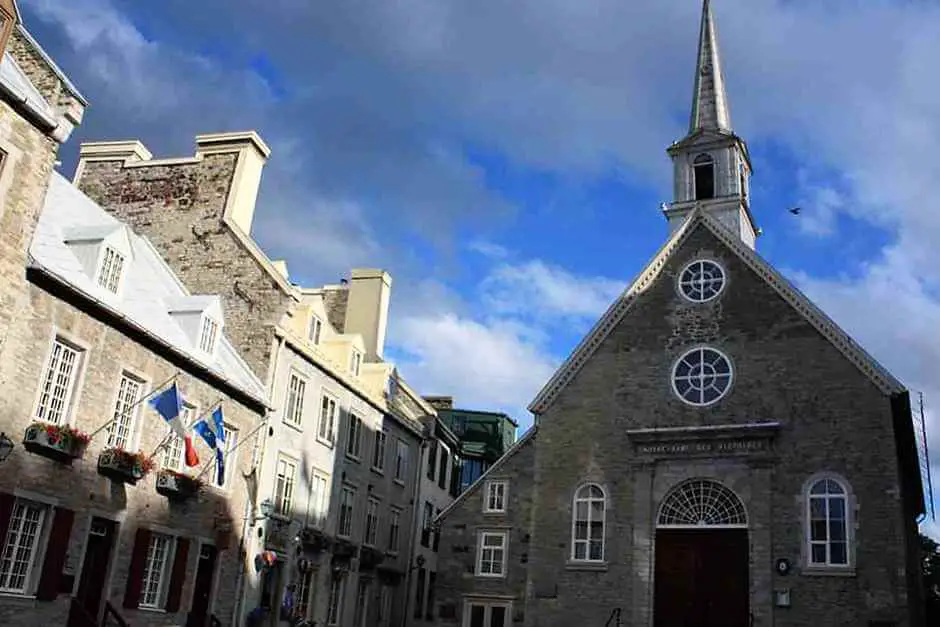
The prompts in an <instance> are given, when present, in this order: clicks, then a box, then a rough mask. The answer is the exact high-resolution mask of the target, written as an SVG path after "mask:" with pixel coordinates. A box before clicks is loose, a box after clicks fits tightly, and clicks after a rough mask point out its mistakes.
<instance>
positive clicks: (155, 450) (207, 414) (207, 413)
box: [150, 396, 225, 457]
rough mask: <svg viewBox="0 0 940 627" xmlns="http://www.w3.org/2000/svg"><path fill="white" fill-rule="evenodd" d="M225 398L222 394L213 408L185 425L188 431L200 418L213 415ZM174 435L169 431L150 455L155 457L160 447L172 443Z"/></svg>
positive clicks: (211, 406) (203, 418)
mask: <svg viewBox="0 0 940 627" xmlns="http://www.w3.org/2000/svg"><path fill="white" fill-rule="evenodd" d="M224 400H225V399H224V398H223V397H221V396H220V397H219V400H217V401H216V402H215V403H213V404H212V405H210V406H209V407H210V408H211V409H208V410H206V412H205V413H203V414H200V415H199V416H196V417H195V418H193V420H192V422H190V423H189V424H188V425H185V429H186V430H187V431H189V430H190V429H192V428H193V427H194V426H195V424H196V423H197V422H199V421H200V420H205V419H206V416H211V415H212V412H214V411H215V410H216V409H218V408H219V406H220V405H221V404H222V401H224ZM172 437H173V433H172V432H170V433H167V434H166V435H165V436H163V439H162V440H161V441H160V443H159V444H158V445H157V448H155V449H153V453H151V454H150V457H153V456H154V455H156V454H157V453H159V452H160V449H162V448H164V447H165V446H167V445H168V444H169V443H170V439H171V438H172Z"/></svg>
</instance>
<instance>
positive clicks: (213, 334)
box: [199, 316, 219, 354]
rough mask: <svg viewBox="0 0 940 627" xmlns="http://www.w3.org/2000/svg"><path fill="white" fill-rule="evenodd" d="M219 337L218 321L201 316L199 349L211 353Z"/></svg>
mask: <svg viewBox="0 0 940 627" xmlns="http://www.w3.org/2000/svg"><path fill="white" fill-rule="evenodd" d="M218 338H219V323H218V322H216V321H215V320H213V319H212V318H210V317H209V316H203V317H202V329H201V330H200V331H199V350H201V351H203V352H205V353H209V354H212V353H214V352H215V343H216V340H218Z"/></svg>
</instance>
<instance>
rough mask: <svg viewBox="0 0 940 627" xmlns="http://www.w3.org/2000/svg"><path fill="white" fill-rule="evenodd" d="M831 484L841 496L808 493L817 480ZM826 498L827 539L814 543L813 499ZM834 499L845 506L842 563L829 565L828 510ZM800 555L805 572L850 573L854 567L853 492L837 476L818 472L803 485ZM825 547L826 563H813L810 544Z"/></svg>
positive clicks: (854, 513)
mask: <svg viewBox="0 0 940 627" xmlns="http://www.w3.org/2000/svg"><path fill="white" fill-rule="evenodd" d="M827 480H828V481H833V482H835V483H836V484H837V485H838V486H839V487H840V488H841V489H842V491H843V493H842V494H841V495H838V494H828V491H827V494H824V495H823V494H820V495H813V494H811V490H812V489H813V486H815V485H816V484H818V483H819V482H820V481H827ZM813 498H818V499H825V500H826V501H827V505H826V540H813V535H812V534H813V529H812V520H813V519H812V499H813ZM833 498H841V500H842V502H843V507H844V513H845V520H844V521H843V525H844V529H843V532H844V533H845V563H844V564H840V563H834V562H832V546H831V545H832V542H831V541H830V540H829V536H830V533H831V531H830V527H829V525H830V519H829V516H828V514H829V510H828V500H829V499H833ZM802 501H803V537H804V541H803V553H804V560H803V563H804V564H805V565H806V566H805V571H843V572H844V571H849V572H851V571H852V570H854V568H855V517H856V511H855V496H854V493H853V492H852V486H851V485H850V484H849V482H848V481H846V480H845V479H844V478H842V477H841V476H839V475H836V474H833V473H821V474H816V475H813V476H812V477H810V479H808V480H807V481H806V483H805V484H804V485H803V498H802ZM816 544H824V545H825V547H826V561H825V562H816V561H814V560H813V545H816Z"/></svg>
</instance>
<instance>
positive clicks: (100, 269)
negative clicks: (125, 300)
mask: <svg viewBox="0 0 940 627" xmlns="http://www.w3.org/2000/svg"><path fill="white" fill-rule="evenodd" d="M109 254H110V255H109ZM126 270H127V257H126V256H125V255H124V254H123V253H122V252H120V251H119V250H118V249H117V248H115V247H114V246H111V245H109V244H105V245H104V246H102V247H101V253H100V254H99V255H98V265H97V268H95V283H96V284H97V285H98V287H100V288H101V289H103V290H106V291H108V292H110V293H111V294H120V293H121V286H123V285H124V275H125V272H126Z"/></svg>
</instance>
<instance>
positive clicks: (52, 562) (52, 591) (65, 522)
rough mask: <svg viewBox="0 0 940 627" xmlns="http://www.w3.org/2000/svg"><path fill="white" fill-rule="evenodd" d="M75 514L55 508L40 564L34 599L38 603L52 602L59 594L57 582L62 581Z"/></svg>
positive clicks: (61, 508)
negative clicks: (37, 585) (44, 557)
mask: <svg viewBox="0 0 940 627" xmlns="http://www.w3.org/2000/svg"><path fill="white" fill-rule="evenodd" d="M74 520H75V512H73V511H72V510H70V509H66V508H64V507H57V508H55V515H54V516H53V519H52V530H51V531H50V532H49V544H48V545H47V546H46V559H45V560H44V561H43V563H42V574H41V575H40V576H39V588H38V589H37V590H36V598H37V599H38V600H40V601H53V600H55V598H56V596H57V595H58V594H59V582H60V580H61V579H62V566H63V565H64V564H65V554H66V553H67V552H68V550H69V537H70V536H71V535H72V522H73V521H74Z"/></svg>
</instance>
